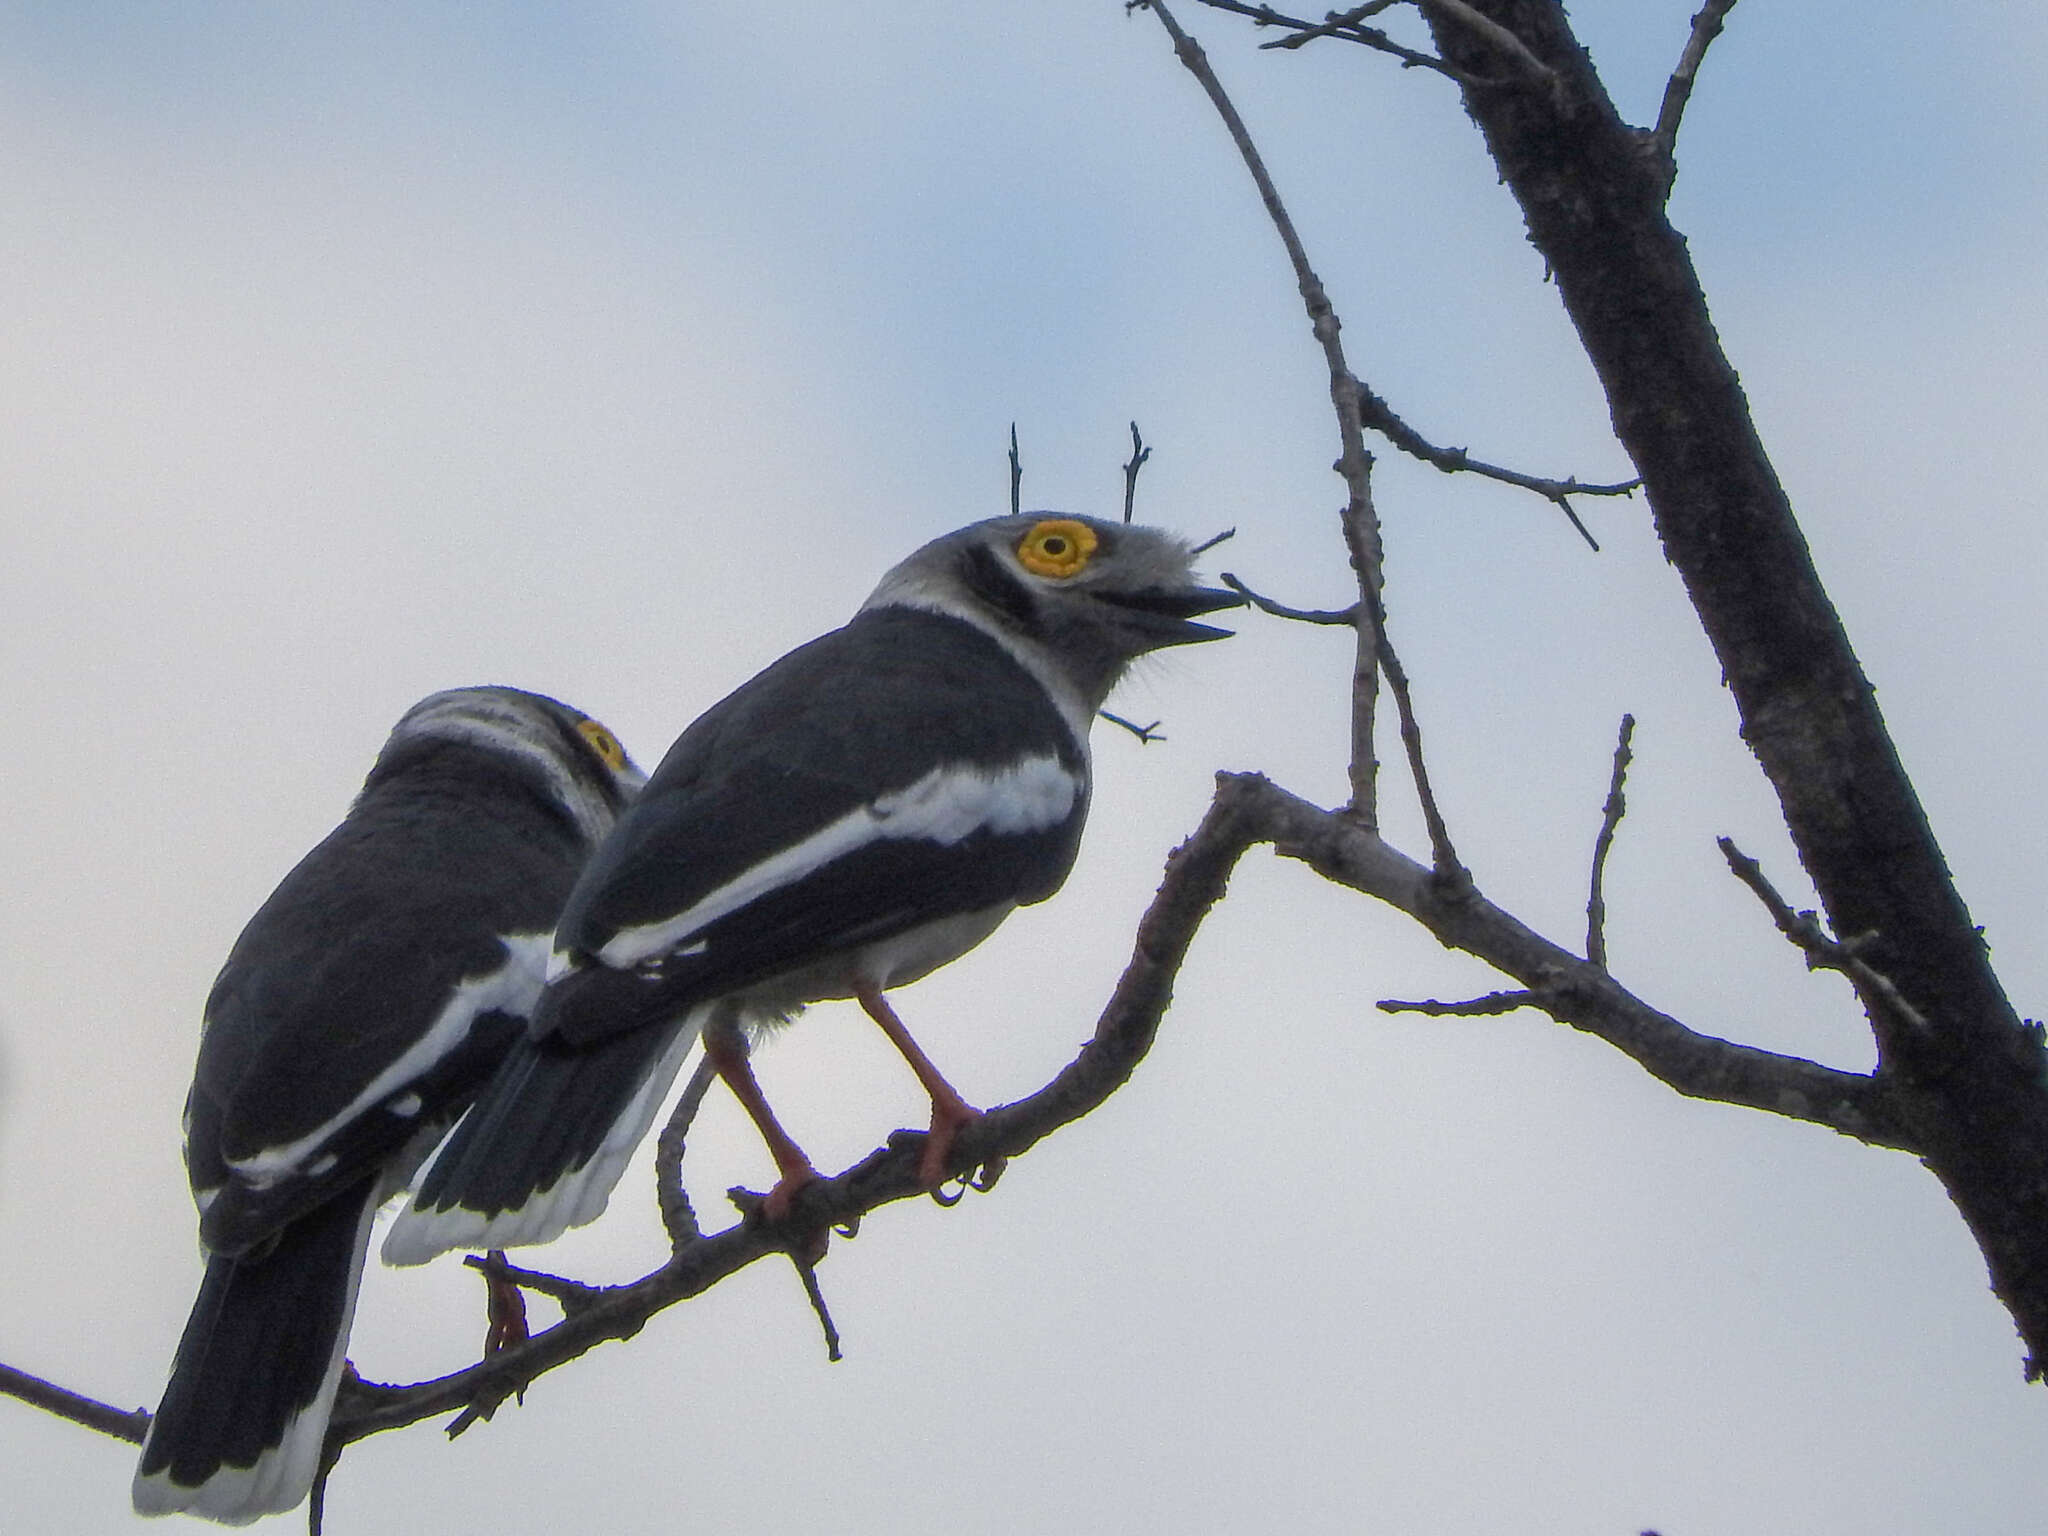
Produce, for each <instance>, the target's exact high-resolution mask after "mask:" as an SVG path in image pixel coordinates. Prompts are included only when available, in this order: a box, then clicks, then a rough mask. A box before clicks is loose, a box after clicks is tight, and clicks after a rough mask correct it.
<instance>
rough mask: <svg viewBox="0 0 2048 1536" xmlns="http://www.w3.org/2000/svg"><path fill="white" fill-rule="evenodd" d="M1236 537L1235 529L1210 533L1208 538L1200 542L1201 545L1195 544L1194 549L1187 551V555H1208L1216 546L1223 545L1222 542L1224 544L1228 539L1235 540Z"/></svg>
mask: <svg viewBox="0 0 2048 1536" xmlns="http://www.w3.org/2000/svg"><path fill="white" fill-rule="evenodd" d="M1236 537H1237V530H1236V529H1235V528H1226V529H1224V530H1223V531H1222V532H1221V533H1212V534H1210V535H1209V537H1208V538H1206V539H1204V540H1202V542H1201V543H1199V544H1197V545H1196V546H1195V547H1194V548H1193V549H1191V550H1189V551H1188V554H1189V555H1190V556H1194V555H1206V554H1207V553H1209V551H1210V550H1212V549H1214V548H1215V547H1216V546H1217V545H1218V544H1221V543H1223V542H1225V541H1226V540H1229V539H1234V538H1236Z"/></svg>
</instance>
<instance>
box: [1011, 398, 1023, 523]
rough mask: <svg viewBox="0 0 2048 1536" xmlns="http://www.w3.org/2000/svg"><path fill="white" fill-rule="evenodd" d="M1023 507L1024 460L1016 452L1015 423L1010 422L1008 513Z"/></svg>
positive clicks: (1018, 510)
mask: <svg viewBox="0 0 2048 1536" xmlns="http://www.w3.org/2000/svg"><path fill="white" fill-rule="evenodd" d="M1023 507H1024V460H1023V459H1022V458H1020V457H1019V456H1018V453H1017V423H1015V422H1014V421H1013V422H1011V423H1010V515H1011V516H1012V517H1015V516H1016V515H1017V514H1018V513H1019V512H1020V511H1022V510H1023Z"/></svg>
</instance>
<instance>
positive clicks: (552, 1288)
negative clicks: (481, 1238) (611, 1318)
mask: <svg viewBox="0 0 2048 1536" xmlns="http://www.w3.org/2000/svg"><path fill="white" fill-rule="evenodd" d="M462 1262H463V1263H465V1264H467V1265H468V1266H469V1267H470V1268H471V1269H475V1270H481V1271H482V1272H483V1273H484V1274H486V1275H488V1276H490V1277H491V1278H492V1279H494V1280H509V1281H510V1282H511V1283H512V1284H514V1285H516V1286H518V1287H519V1288H520V1289H521V1290H527V1291H532V1292H534V1293H535V1294H536V1295H540V1296H545V1297H547V1298H548V1299H549V1300H550V1301H552V1302H554V1303H555V1304H556V1305H558V1306H559V1307H561V1309H562V1311H563V1312H564V1314H566V1315H569V1316H572V1317H573V1316H574V1315H575V1314H576V1313H578V1312H584V1311H588V1310H589V1309H590V1308H591V1307H594V1306H596V1305H597V1304H598V1303H599V1302H600V1301H602V1300H604V1298H605V1296H606V1295H607V1294H608V1291H607V1288H606V1287H604V1286H601V1285H586V1284H584V1283H583V1282H582V1281H581V1280H570V1279H568V1278H566V1277H564V1276H562V1275H550V1274H547V1273H546V1272H544V1271H542V1270H538V1269H522V1268H520V1267H519V1266H518V1265H517V1264H512V1263H508V1262H506V1259H505V1253H504V1250H503V1249H499V1248H494V1249H492V1250H491V1251H490V1252H489V1253H481V1254H479V1253H470V1254H464V1255H463V1259H462Z"/></svg>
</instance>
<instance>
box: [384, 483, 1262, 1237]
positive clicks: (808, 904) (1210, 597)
mask: <svg viewBox="0 0 2048 1536" xmlns="http://www.w3.org/2000/svg"><path fill="white" fill-rule="evenodd" d="M1192 565H1193V552H1192V551H1191V550H1190V548H1189V546H1188V545H1187V544H1186V542H1184V541H1183V540H1181V539H1179V538H1177V537H1175V536H1173V535H1171V534H1168V533H1164V532H1161V531H1160V530H1158V529H1153V528H1146V527H1138V526H1130V525H1124V524H1117V523H1106V522H1098V521H1096V520H1094V519H1090V518H1079V517H1061V516H1055V515H1053V514H1051V513H1026V514H1022V515H1016V516H1010V517H999V518H993V519H991V520H989V521H987V522H981V523H975V524H972V525H970V526H969V527H966V528H962V529H959V530H958V531H956V532H953V533H949V534H947V535H945V536H944V537H943V538H939V539H936V540H934V541H933V542H932V543H930V544H927V545H925V546H924V547H923V548H922V549H920V550H918V551H917V552H916V553H915V554H913V555H912V556H910V558H909V559H907V560H905V561H903V563H902V564H900V565H898V566H897V567H896V568H895V569H894V570H892V571H890V572H889V573H888V574H887V575H886V576H885V577H883V579H882V583H881V585H880V586H878V587H877V588H876V589H875V591H874V594H873V595H872V596H871V597H869V598H868V600H867V602H866V603H865V604H864V605H863V606H862V607H861V609H860V611H859V612H858V613H857V614H856V615H855V616H854V618H853V620H852V622H851V623H849V624H847V625H846V626H845V627H844V628H841V629H836V630H833V631H832V632H831V633H830V634H827V635H824V636H822V637H820V638H819V639H816V640H813V641H811V642H810V643H809V644H807V645H804V646H801V647H799V648H798V649H796V650H794V651H792V652H790V653H789V654H788V655H787V656H784V657H783V658H782V659H781V660H780V661H778V662H776V663H775V664H774V665H772V666H770V667H769V668H768V669H767V670H766V671H764V672H762V673H761V674H760V675H759V676H757V677H755V678H754V679H753V680H752V681H750V682H748V683H746V684H744V685H743V686H742V687H741V688H740V689H739V690H738V691H737V692H735V693H733V694H731V695H730V696H729V697H727V698H726V699H724V700H723V701H722V702H720V703H718V704H716V705H714V706H713V707H712V708H711V709H710V710H709V711H707V712H706V713H705V714H704V715H703V717H702V718H700V719H699V720H697V721H696V723H694V724H693V725H691V726H690V728H689V729H688V730H686V731H685V732H684V733H683V734H682V736H681V737H680V738H679V739H678V740H677V742H676V744H675V745H674V746H673V747H672V748H671V749H670V750H669V753H668V756H667V757H666V758H664V759H663V760H662V763H661V765H660V767H658V768H657V769H656V770H655V772H654V775H653V777H652V778H651V779H650V780H649V781H648V786H647V790H646V792H645V793H644V794H643V795H642V796H641V797H640V799H639V800H638V801H636V802H635V804H634V805H633V807H632V808H631V809H630V810H629V811H627V813H626V814H625V815H624V816H623V817H622V818H621V819H620V821H619V824H618V826H617V827H616V828H614V829H613V831H612V833H611V835H610V836H608V837H607V838H606V839H605V841H604V843H603V845H602V846H601V847H600V848H599V849H598V851H597V854H596V856H595V857H594V858H593V859H592V860H591V863H590V865H589V867H588V868H587V869H586V870H585V871H584V873H583V876H582V878H581V879H580V880H578V882H577V884H576V889H575V891H574V892H573V893H571V895H570V897H569V901H568V904H567V905H566V906H565V907H564V909H563V912H562V918H561V922H560V924H559V926H558V927H557V929H556V932H555V950H554V956H553V958H552V960H551V962H550V966H549V980H548V987H547V991H546V993H545V994H544V995H543V996H542V999H541V1002H540V1006H539V1007H538V1008H537V1009H536V1010H535V1013H534V1016H533V1019H532V1022H531V1023H530V1024H529V1025H528V1027H527V1031H526V1034H525V1036H524V1038H523V1039H522V1040H521V1041H520V1042H519V1043H518V1045H516V1046H515V1047H514V1048H513V1049H512V1051H511V1052H510V1053H508V1055H507V1056H506V1058H505V1060H504V1061H503V1062H502V1064H501V1065H500V1067H499V1069H498V1071H497V1073H496V1074H495V1076H494V1077H493V1078H492V1080H491V1082H490V1084H489V1086H488V1087H486V1088H485V1089H484V1090H483V1091H482V1092H481V1093H480V1094H479V1095H478V1099H477V1103H476V1105H475V1107H474V1108H473V1109H472V1110H471V1111H470V1112H469V1114H468V1115H467V1116H465V1117H464V1119H463V1120H462V1121H461V1122H460V1123H459V1124H458V1125H457V1127H456V1129H455V1131H454V1132H453V1133H452V1134H451V1135H450V1137H449V1139H448V1141H447V1143H446V1144H445V1145H444V1146H443V1147H442V1148H441V1150H440V1152H439V1153H438V1154H437V1156H436V1157H435V1159H434V1162H433V1164H432V1166H431V1167H429V1168H428V1170H427V1171H426V1173H425V1174H424V1175H423V1176H422V1178H421V1180H420V1183H419V1186H418V1190H417V1193H416V1195H415V1197H414V1199H413V1202H412V1204H411V1206H410V1207H408V1208H407V1209H406V1210H405V1211H404V1212H403V1213H402V1214H401V1215H400V1217H399V1219H398V1221H397V1222H396V1223H395V1224H394V1225H393V1227H392V1229H391V1233H390V1236H389V1237H388V1238H387V1240H386V1242H385V1247H384V1257H385V1258H386V1259H387V1260H388V1261H389V1262H392V1263H395V1264H413V1263H420V1262H423V1261H424V1260H426V1259H428V1258H430V1257H431V1256H432V1255H434V1254H436V1253H439V1252H442V1251H444V1250H446V1249H449V1248H455V1247H463V1246H473V1247H505V1246H510V1245H514V1244H521V1243H538V1242H546V1241H548V1240H550V1239H551V1238H553V1237H555V1236H557V1235H559V1234H560V1233H561V1232H562V1231H564V1230H565V1229H566V1228H568V1227H572V1226H580V1225H582V1224H583V1223H585V1222H588V1221H590V1220H593V1219H594V1218H595V1217H596V1216H597V1215H598V1214H599V1213H600V1212H602V1211H603V1209H604V1206H605V1202H606V1200H607V1198H608V1197H609V1195H610V1192H611V1188H612V1186H613V1184H614V1183H616V1182H617V1179H618V1177H619V1174H620V1172H621V1170H622V1169H623V1167H624V1165H625V1162H626V1160H627V1158H628V1157H629V1156H630V1155H631V1153H632V1151H633V1148H634V1147H635V1145H636V1144H637V1143H638V1142H639V1141H640V1139H641V1138H642V1136H644V1135H645V1133H646V1131H647V1128H648V1126H649V1124H650V1123H651V1122H652V1119H653V1116H654V1113H655V1110H656V1109H657V1107H658V1106H659V1104H660V1102H661V1100H662V1097H663V1095H664V1094H665V1092H666V1090H667V1088H668V1085H669V1083H670V1081H671V1080H672V1079H673V1078H674V1076H675V1074H676V1071H677V1069H678V1067H679V1066H680V1064H681V1061H682V1058H683V1055H684V1053H685V1052H686V1051H687V1050H688V1048H689V1046H690V1044H691V1042H692V1041H693V1040H694V1039H695V1038H696V1037H697V1036H698V1035H699V1034H700V1033H701V1034H702V1035H703V1037H704V1041H705V1049H706V1052H707V1054H708V1055H709V1057H710V1059H711V1061H712V1062H713V1064H714V1065H715V1066H716V1067H717V1068H718V1070H719V1072H720V1074H721V1075H722V1076H723V1077H724V1078H725V1080H726V1081H727V1083H728V1084H729V1085H730V1086H731V1087H732V1088H733V1090H734V1092H735V1094H736V1095H737V1096H738V1097H739V1099H740V1101H741V1103H742V1104H743V1105H744V1106H745V1107H746V1108H747V1110H748V1112H749V1114H750V1115H752V1117H753V1119H754V1122H755V1124H756V1125H757V1126H758V1127H759V1128H760V1131H761V1134H762V1136H763V1139H764V1140H766V1142H767V1143H768V1147H769V1151H770V1152H771V1154H772V1155H773V1156H774V1158H775V1162H776V1166H777V1168H778V1170H779V1172H780V1175H781V1176H780V1178H779V1180H778V1182H777V1184H776V1186H775V1188H774V1189H773V1190H772V1191H771V1192H770V1196H769V1201H768V1206H767V1212H768V1214H769V1216H770V1217H771V1218H775V1217H780V1216H782V1215H785V1214H786V1213H787V1211H788V1209H789V1205H790V1201H791V1200H792V1199H793V1197H794V1195H795V1193H796V1191H797V1190H798V1189H800V1188H801V1187H802V1186H803V1185H804V1184H805V1183H807V1182H809V1181H810V1180H812V1179H814V1178H815V1177H816V1174H815V1173H814V1172H813V1171H812V1168H811V1164H810V1162H809V1159H808V1158H806V1157H805V1156H804V1154H803V1152H802V1150H801V1149H800V1148H798V1147H797V1145H796V1143H795V1142H794V1141H792V1140H791V1139H790V1138H789V1136H788V1135H787V1134H786V1133H785V1132H784V1131H783V1130H782V1129H781V1127H780V1126H779V1125H778V1124H777V1123H776V1121H775V1117H774V1115H773V1114H772V1113H771V1112H770V1110H769V1108H768V1106H767V1104H766V1102H765V1101H764V1100H763V1099H762V1097H761V1093H760V1090H759V1088H758V1087H757V1086H756V1085H755V1082H754V1078H753V1074H752V1072H751V1070H750V1068H749V1067H748V1064H747V1042H748V1035H749V1033H750V1032H752V1031H758V1030H759V1029H760V1028H762V1027H764V1026H766V1025H769V1024H772V1023H775V1022H779V1021H781V1020H784V1019H787V1018H789V1017H790V1016H792V1015H793V1014H795V1013H796V1012H797V1011H799V1010H800V1009H801V1008H802V1007H803V1006H804V1005H805V1004H807V1003H812V1002H818V1001H822V1000H825V999H831V998H855V999H858V1000H859V1002H860V1004H861V1006H862V1007H863V1008H864V1009H865V1010H866V1011H867V1013H868V1014H869V1016H870V1017H872V1018H873V1019H874V1020H875V1022H876V1023H877V1024H879V1025H880V1026H881V1027H882V1029H883V1030H884V1031H885V1032H886V1033H887V1034H888V1036H889V1038H890V1040H891V1041H893V1042H894V1043H895V1045H896V1047H897V1048H898V1050H900V1051H901V1052H902V1053H903V1055H904V1056H905V1058H906V1059H907V1060H908V1061H909V1063H910V1066H911V1068H912V1069H913V1071H915V1072H916V1074H917V1076H918V1078H919V1080H920V1081H921V1082H922V1083H923V1085H924V1087H925V1090H926V1092H927V1093H928V1094H929V1095H930V1097H931V1101H932V1123H931V1133H930V1135H929V1137H928V1139H927V1141H926V1144H925V1149H924V1153H923V1157H922V1160H921V1163H920V1172H921V1174H922V1176H923V1178H924V1180H925V1182H926V1184H927V1185H928V1186H936V1185H937V1184H938V1183H939V1182H940V1180H941V1179H942V1178H943V1176H944V1174H945V1172H946V1170H947V1159H948V1156H949V1152H950V1147H951V1143H952V1140H953V1136H954V1134H955V1132H957V1131H958V1129H959V1128H960V1126H961V1125H963V1124H965V1123H966V1122H967V1121H969V1120H971V1119H972V1118H974V1116H975V1115H976V1114H977V1113H978V1111H976V1110H974V1109H973V1108H971V1107H970V1106H969V1105H967V1104H966V1103H965V1102H964V1101H963V1100H962V1099H961V1097H960V1095H959V1094H958V1093H956V1092H955V1091H954V1090H953V1088H952V1087H951V1086H949V1085H948V1084H947V1082H946V1081H945V1079H944V1078H943V1077H941V1076H940V1075H939V1073H938V1071H937V1069H936V1068H934V1067H933V1066H932V1064H931V1062H930V1061H929V1060H928V1059H927V1058H926V1057H925V1055H924V1053H923V1052H922V1051H921V1050H920V1049H919V1048H918V1046H917V1045H916V1043H915V1042H914V1041H913V1040H912V1039H911V1038H910V1035H909V1033H908V1031H906V1030H905V1029H904V1027H903V1025H902V1024H901V1022H900V1021H899V1020H898V1019H897V1017H896V1015H895V1013H894V1011H893V1010H892V1009H891V1007H890V1006H889V1004H888V1002H887V1001H886V1000H885V998H884V996H883V994H884V993H885V992H886V991H888V990H889V989H890V988H893V987H900V986H904V985H906V984H907V983H910V982H913V981H916V980H917V979H918V978H919V977H921V976H924V975H926V974H927V973H929V972H931V971H933V970H935V969H937V968H938V967H940V966H942V965H945V964H946V963H948V962H949V961H951V960H954V959H957V958H958V957H959V956H961V955H963V954H965V953H966V952H967V951H968V950H970V949H972V948H973V947H974V946H975V945H976V944H978V943H980V942H981V941H982V940H983V939H984V938H986V937H987V936H988V935H989V934H990V933H991V932H992V931H994V929H995V928H996V926H997V925H998V924H999V923H1001V922H1002V920H1003V919H1004V918H1005V917H1007V916H1008V915H1009V914H1010V913H1011V912H1012V911H1013V910H1015V909H1016V908H1017V907H1019V906H1022V905H1028V904H1030V903H1032V902H1037V901H1043V900H1044V899H1045V898H1046V897H1048V896H1050V895H1052V894H1053V892H1054V891H1056V890H1058V889H1059V887H1060V884H1061V882H1062V881H1063V880H1065V879H1066V876H1067V871H1068V870H1069V869H1070V868H1071V867H1072V865H1073V862H1074V855H1075V852H1076V850H1077V848H1078V846H1079V843H1080V837H1081V824H1082V822H1083V820H1084V818H1085V817H1086V815H1087V810H1088V797H1089V758H1088V727H1089V725H1090V723H1091V722H1092V720H1093V718H1094V715H1095V712H1096V710H1097V709H1098V708H1099V707H1100V706H1101V705H1102V703H1103V701H1104V700H1105V698H1106V697H1107V696H1108V694H1109V691H1110V689H1111V687H1112V686H1113V685H1114V684H1115V683H1116V681H1117V679H1118V678H1119V677H1120V676H1121V675H1122V674H1123V672H1124V670H1125V669H1126V668H1127V667H1128V666H1129V664H1130V663H1131V661H1132V660H1133V659H1134V658H1136V657H1137V656H1139V655H1141V654H1143V653H1144V652H1147V651H1152V650H1157V649H1159V648H1161V647H1164V646H1170V645H1182V644H1187V643H1189V642H1192V641H1198V640H1213V639H1220V638H1222V637H1224V636H1225V635H1226V634H1227V633H1228V632H1227V631H1225V630H1219V629H1214V628H1211V627H1209V626H1208V625H1205V624H1198V623H1195V622H1193V620H1194V616H1195V615H1197V614H1204V613H1209V612H1212V611H1214V610H1216V609H1219V608H1226V607H1233V606H1236V605H1237V604H1238V603H1239V602H1241V599H1240V598H1239V597H1237V596H1236V595H1235V594H1234V593H1230V592H1223V591H1216V590H1212V589H1209V588H1205V587H1202V586H1200V585H1198V584H1197V581H1196V578H1195V576H1194V573H1193V570H1192Z"/></svg>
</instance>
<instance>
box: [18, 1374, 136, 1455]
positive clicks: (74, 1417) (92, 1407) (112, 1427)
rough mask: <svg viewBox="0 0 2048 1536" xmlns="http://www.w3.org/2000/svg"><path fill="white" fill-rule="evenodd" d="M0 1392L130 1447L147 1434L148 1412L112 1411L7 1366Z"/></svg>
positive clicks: (110, 1404) (53, 1384) (80, 1393)
mask: <svg viewBox="0 0 2048 1536" xmlns="http://www.w3.org/2000/svg"><path fill="white" fill-rule="evenodd" d="M0 1393H4V1394H5V1395H6V1396H8V1397H18V1398H20V1399H21V1400H22V1401H23V1402H24V1403H28V1404H30V1405H31V1406H33V1407H36V1408H40V1409H42V1410H43V1411H44V1412H45V1413H54V1414H56V1415H57V1417H58V1418H60V1419H69V1420H70V1421H71V1422H72V1423H74V1424H83V1425H84V1426H85V1427H86V1428H87V1429H96V1430H98V1431H99V1432H100V1433H101V1434H103V1435H112V1436H113V1437H114V1438H115V1439H116V1440H126V1441H127V1442H128V1443H129V1444H130V1445H140V1444H142V1437H143V1436H144V1435H146V1434H148V1433H149V1420H150V1412H149V1410H148V1409H147V1408H116V1407H115V1406H114V1405H113V1404H112V1403H103V1402H101V1401H100V1400H99V1399H98V1398H96V1397H87V1396H86V1395H85V1394H84V1393H82V1392H73V1391H72V1390H71V1389H70V1388H69V1387H60V1386H58V1385H57V1384H56V1383H55V1382H49V1381H45V1380H43V1378H42V1377H40V1376H31V1375H29V1373H28V1372H27V1371H23V1370H18V1369H16V1368H15V1367H14V1366H11V1365H0Z"/></svg>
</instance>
